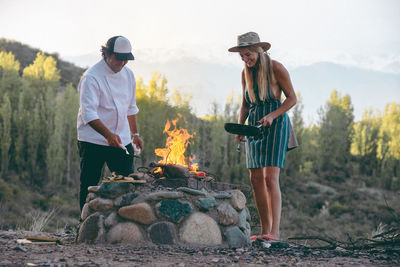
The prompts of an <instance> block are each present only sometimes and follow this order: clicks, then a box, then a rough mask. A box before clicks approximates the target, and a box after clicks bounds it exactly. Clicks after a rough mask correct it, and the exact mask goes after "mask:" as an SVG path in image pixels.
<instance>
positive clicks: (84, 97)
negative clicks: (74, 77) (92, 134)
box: [79, 76, 100, 124]
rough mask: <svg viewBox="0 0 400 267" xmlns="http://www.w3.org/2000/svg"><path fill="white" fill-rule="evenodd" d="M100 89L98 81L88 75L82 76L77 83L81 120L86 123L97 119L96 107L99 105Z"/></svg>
mask: <svg viewBox="0 0 400 267" xmlns="http://www.w3.org/2000/svg"><path fill="white" fill-rule="evenodd" d="M99 98H100V90H99V86H98V83H97V82H96V80H95V79H93V78H92V77H90V76H84V77H82V81H81V82H80V84H79V102H80V103H81V111H82V118H83V121H84V122H85V123H86V124H87V123H89V122H91V121H93V120H97V119H99V115H98V113H97V109H98V107H99Z"/></svg>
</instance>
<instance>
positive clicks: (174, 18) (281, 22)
mask: <svg viewBox="0 0 400 267" xmlns="http://www.w3.org/2000/svg"><path fill="white" fill-rule="evenodd" d="M399 10H400V1H398V0H293V1H289V0H280V1H271V0H261V1H237V0H228V1H227V0H218V1H216V0H202V1H191V0H186V1H185V0H168V1H163V0H160V1H154V0H147V1H143V0H140V1H138V0H127V1H122V0H113V1H103V0H96V1H93V0H86V1H84V0H79V1H77V0H35V1H32V0H0V25H1V27H0V37H5V38H7V39H14V40H17V41H20V42H22V43H26V44H29V45H31V46H33V47H37V48H40V49H42V50H44V51H47V52H57V53H59V54H60V55H61V57H69V56H79V55H84V54H88V53H92V52H94V51H98V49H99V46H100V45H101V44H104V43H105V42H106V40H107V39H108V38H109V37H111V36H114V35H124V36H126V37H128V38H129V39H130V40H131V41H132V44H133V48H134V49H143V48H154V50H155V51H157V52H156V56H162V55H163V51H165V50H169V49H181V50H182V53H189V54H190V53H193V54H194V55H196V56H198V57H203V58H204V57H205V58H209V59H210V60H215V61H220V62H223V63H232V64H235V63H234V62H236V64H240V62H237V57H236V56H234V55H233V54H230V53H228V52H227V51H226V49H227V48H229V47H231V46H234V45H235V43H236V37H237V35H239V34H242V33H244V32H247V31H256V32H258V33H259V35H260V37H261V39H262V40H263V41H268V42H270V43H271V44H272V48H271V50H270V53H271V54H272V55H274V56H275V57H278V58H280V59H281V60H282V61H283V62H285V63H286V65H287V66H289V67H293V66H299V65H306V64H312V63H313V62H318V61H332V62H343V63H346V64H354V65H362V66H365V67H366V68H373V69H382V70H389V71H396V72H397V71H399V72H400V67H399V66H398V65H397V64H400V34H399V32H400V27H399V26H400V16H398V14H399V13H398V12H399ZM157 53H158V54H157ZM391 64H392V65H393V64H394V65H393V67H392V69H390V66H391ZM385 68H386V69H385ZM393 68H394V70H393Z"/></svg>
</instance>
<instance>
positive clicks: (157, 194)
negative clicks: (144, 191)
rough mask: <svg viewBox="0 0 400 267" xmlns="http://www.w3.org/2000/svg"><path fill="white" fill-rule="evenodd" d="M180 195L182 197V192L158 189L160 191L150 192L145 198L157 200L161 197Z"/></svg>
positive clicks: (175, 197) (171, 197)
mask: <svg viewBox="0 0 400 267" xmlns="http://www.w3.org/2000/svg"><path fill="white" fill-rule="evenodd" d="M182 197H183V193H182V192H169V191H160V192H154V193H150V194H149V195H148V196H147V198H146V200H152V201H157V200H161V199H177V198H182Z"/></svg>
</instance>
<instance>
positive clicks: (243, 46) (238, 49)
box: [228, 42, 271, 52]
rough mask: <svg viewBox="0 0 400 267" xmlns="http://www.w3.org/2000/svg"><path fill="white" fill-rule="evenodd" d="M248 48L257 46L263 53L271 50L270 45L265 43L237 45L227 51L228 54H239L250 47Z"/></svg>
mask: <svg viewBox="0 0 400 267" xmlns="http://www.w3.org/2000/svg"><path fill="white" fill-rule="evenodd" d="M250 46H259V47H261V48H262V49H263V50H264V51H268V49H270V48H271V44H270V43H267V42H259V43H255V44H251V45H238V46H234V47H231V48H229V49H228V51H229V52H239V51H240V49H242V48H245V47H250Z"/></svg>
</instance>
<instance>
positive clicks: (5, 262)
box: [0, 260, 12, 266]
mask: <svg viewBox="0 0 400 267" xmlns="http://www.w3.org/2000/svg"><path fill="white" fill-rule="evenodd" d="M7 265H12V262H11V261H8V260H4V261H1V262H0V266H7Z"/></svg>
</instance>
